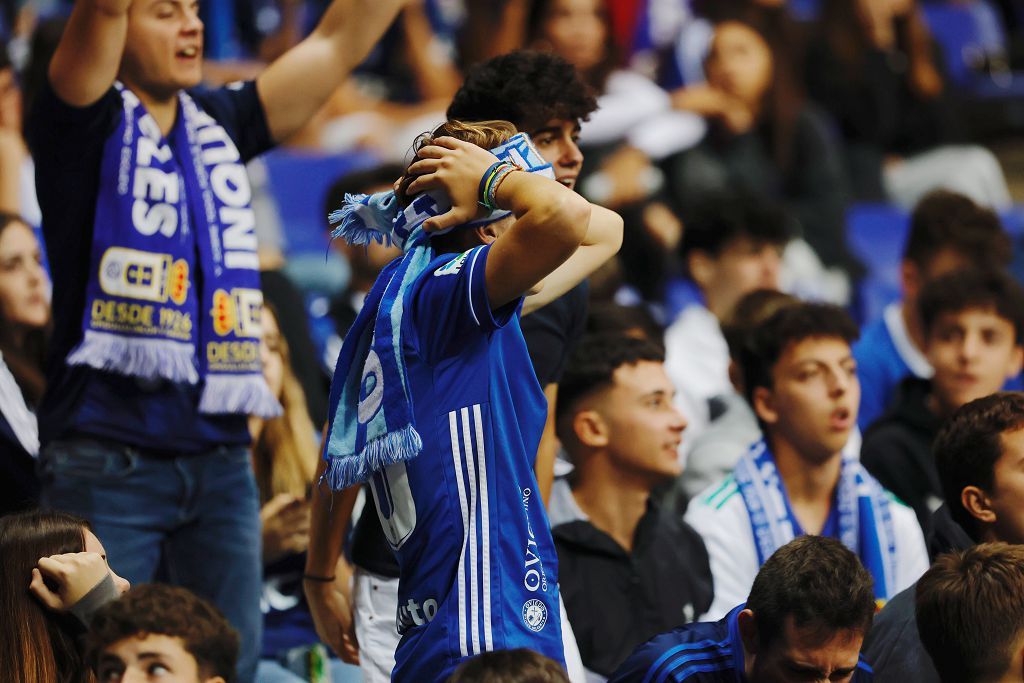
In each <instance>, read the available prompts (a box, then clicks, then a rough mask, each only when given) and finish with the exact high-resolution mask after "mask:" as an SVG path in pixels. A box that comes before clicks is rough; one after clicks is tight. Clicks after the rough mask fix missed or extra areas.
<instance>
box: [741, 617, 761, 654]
mask: <svg viewBox="0 0 1024 683" xmlns="http://www.w3.org/2000/svg"><path fill="white" fill-rule="evenodd" d="M736 626H738V627H739V630H740V640H742V641H743V649H744V650H746V651H747V652H748V653H750V654H752V655H756V654H757V617H755V616H754V613H753V612H752V611H750V610H749V609H745V610H742V611H741V612H740V613H739V614H737V615H736Z"/></svg>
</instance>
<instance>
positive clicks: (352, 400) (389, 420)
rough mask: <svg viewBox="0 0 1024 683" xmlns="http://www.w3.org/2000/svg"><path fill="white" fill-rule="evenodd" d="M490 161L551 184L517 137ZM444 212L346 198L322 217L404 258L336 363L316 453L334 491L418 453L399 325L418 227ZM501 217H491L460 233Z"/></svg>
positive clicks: (419, 200) (420, 245)
mask: <svg viewBox="0 0 1024 683" xmlns="http://www.w3.org/2000/svg"><path fill="white" fill-rule="evenodd" d="M491 153H493V154H494V155H495V156H496V157H498V159H500V160H504V161H510V162H513V163H515V164H516V165H518V166H519V167H520V168H523V169H524V170H527V171H530V172H531V173H537V172H540V173H545V174H547V175H548V176H549V177H554V174H553V172H552V171H551V164H548V163H546V162H545V161H544V160H543V158H541V156H540V154H539V153H538V152H537V150H536V149H535V148H534V147H533V144H532V143H531V142H530V138H529V137H528V136H527V135H525V134H524V133H518V134H516V135H515V136H513V137H512V138H511V139H510V140H509V141H508V142H506V143H505V144H503V145H501V146H499V147H497V148H495V149H492V150H491ZM450 207H451V203H450V202H449V200H448V198H447V197H445V196H444V195H442V194H440V193H434V192H428V193H425V194H421V195H419V196H418V197H416V199H414V200H413V201H412V202H411V203H410V204H409V205H408V206H406V207H405V208H404V209H402V210H399V207H398V200H397V198H396V197H395V194H394V192H381V193H378V194H374V195H347V196H346V197H345V204H344V206H343V207H342V208H341V209H340V210H339V211H335V212H333V213H332V214H331V216H330V220H331V223H332V224H338V227H337V228H336V229H335V231H334V233H333V236H334V237H341V238H343V239H345V240H346V241H348V242H349V243H350V244H369V243H370V241H371V240H372V241H376V242H379V243H382V244H384V243H389V244H394V245H397V246H398V247H399V248H401V249H402V251H403V252H404V255H403V256H402V258H400V259H395V260H394V261H392V262H391V263H390V264H388V265H387V266H386V267H385V268H384V270H383V271H382V272H381V274H380V275H379V276H378V277H377V281H376V282H375V283H374V285H373V287H372V289H371V290H370V293H369V294H368V295H367V297H366V301H365V302H364V304H363V308H362V310H361V311H360V312H359V315H358V316H357V317H356V320H355V322H354V323H353V324H352V328H351V329H350V330H349V333H348V335H346V337H345V342H344V344H343V345H342V348H341V354H340V355H339V356H338V365H337V368H336V370H335V372H334V379H333V381H332V384H331V398H330V412H329V413H328V414H329V415H330V423H329V425H328V428H327V447H326V448H325V449H324V459H325V460H327V463H328V467H327V470H326V472H325V474H324V478H325V479H326V481H327V483H328V485H329V486H330V487H331V488H332V489H333V490H335V491H338V490H341V489H343V488H347V487H349V486H352V485H353V484H357V483H360V482H363V481H366V480H367V479H369V478H370V476H372V475H373V473H374V472H379V471H380V470H383V469H384V468H385V467H388V466H389V465H393V464H395V463H398V462H403V461H407V460H411V459H413V458H415V457H416V456H417V455H419V453H420V451H421V450H422V448H423V441H422V439H421V438H420V435H419V432H417V431H416V425H415V419H414V413H413V405H412V400H413V399H412V395H411V393H410V391H409V382H408V377H407V374H406V367H405V359H404V358H403V356H402V338H401V337H402V320H403V317H404V315H405V313H406V306H407V305H408V304H409V297H408V295H409V293H410V292H411V291H412V285H413V283H414V282H416V280H417V278H418V277H419V276H420V275H421V274H422V273H423V271H424V270H426V268H427V266H428V265H429V264H430V262H431V261H432V260H433V259H434V257H435V253H434V249H433V248H432V247H431V245H430V235H429V234H427V233H426V231H424V230H423V223H424V221H426V220H427V219H428V218H431V217H432V216H438V215H441V214H443V213H445V212H446V211H448V209H449V208H450ZM508 215H509V212H507V211H496V212H493V213H492V214H490V215H489V216H486V217H484V218H483V219H479V220H476V221H474V222H472V223H469V224H467V226H475V225H481V224H486V223H490V222H493V221H495V220H500V219H501V218H504V217H506V216H508ZM463 227H466V226H463Z"/></svg>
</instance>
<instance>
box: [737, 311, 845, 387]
mask: <svg viewBox="0 0 1024 683" xmlns="http://www.w3.org/2000/svg"><path fill="white" fill-rule="evenodd" d="M859 336H860V330H858V329H857V325H856V324H855V323H854V322H853V321H852V320H851V319H850V316H849V315H847V313H846V311H844V310H843V309H841V308H839V307H838V306H833V305H831V304H823V303H813V302H807V303H795V304H792V305H790V306H783V307H782V308H780V309H779V310H777V311H776V312H775V313H773V314H772V315H771V317H769V318H768V319H767V320H765V321H764V322H762V323H761V324H760V325H758V326H757V327H755V328H754V329H753V330H751V331H750V332H749V334H748V336H747V338H746V340H745V342H744V344H743V347H742V349H741V350H740V366H741V368H742V370H743V384H744V386H743V390H744V392H745V395H746V399H747V402H748V403H750V405H753V404H754V402H753V396H754V390H755V389H756V388H757V387H768V388H771V387H772V370H773V369H774V368H775V364H776V363H778V362H779V358H781V357H782V354H783V353H785V351H786V349H788V348H789V347H790V346H791V345H793V344H798V343H799V342H802V341H803V340H805V339H812V338H820V339H842V340H843V341H845V342H847V343H848V344H852V343H853V342H854V341H856V340H857V338H858V337H859Z"/></svg>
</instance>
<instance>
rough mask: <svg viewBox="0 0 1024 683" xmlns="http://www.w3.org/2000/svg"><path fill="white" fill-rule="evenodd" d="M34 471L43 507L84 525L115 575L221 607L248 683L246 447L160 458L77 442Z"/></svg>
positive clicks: (258, 623)
mask: <svg viewBox="0 0 1024 683" xmlns="http://www.w3.org/2000/svg"><path fill="white" fill-rule="evenodd" d="M39 467H40V476H41V479H42V483H43V504H44V505H45V506H47V507H50V508H54V509H58V510H66V511H67V512H71V513H73V514H76V515H79V516H81V517H84V518H85V519H88V520H89V521H90V522H91V523H92V525H93V529H94V531H95V533H96V535H97V536H98V537H99V539H100V541H101V542H102V543H103V545H104V547H105V548H106V551H107V559H108V561H109V563H110V566H111V567H112V568H113V570H114V571H115V572H117V573H118V574H120V575H121V576H123V577H125V578H126V579H128V580H129V581H130V582H131V583H133V584H135V583H147V582H151V581H153V580H154V579H158V580H161V581H166V582H169V583H173V584H175V585H179V586H184V587H185V588H188V589H189V590H191V591H193V592H195V593H196V594H197V595H200V596H202V597H204V598H206V599H207V600H209V601H211V602H212V603H213V604H215V605H216V606H217V607H218V608H220V610H221V611H222V612H223V613H224V616H226V617H227V619H228V621H230V622H231V624H232V626H234V627H235V628H236V629H237V630H238V632H239V635H240V637H241V652H240V657H239V662H238V671H239V681H240V682H241V683H251V682H252V681H254V680H255V676H256V663H257V659H258V657H259V652H260V640H261V627H262V616H261V614H260V591H261V580H262V576H261V574H262V561H261V557H260V517H259V496H258V493H257V489H256V481H255V478H254V477H253V472H252V466H251V463H250V456H249V451H248V449H247V448H245V447H242V446H231V447H228V446H222V447H218V448H215V449H213V450H211V451H209V452H207V453H202V454H198V455H181V456H177V457H163V456H159V457H158V456H156V455H153V454H147V453H146V451H144V450H140V449H137V448H132V447H128V446H124V445H120V444H115V443H111V442H99V441H93V440H91V439H78V438H76V439H71V440H67V441H59V442H54V443H51V444H49V445H48V446H47V447H46V449H45V450H44V451H43V453H42V454H41V455H40V462H39Z"/></svg>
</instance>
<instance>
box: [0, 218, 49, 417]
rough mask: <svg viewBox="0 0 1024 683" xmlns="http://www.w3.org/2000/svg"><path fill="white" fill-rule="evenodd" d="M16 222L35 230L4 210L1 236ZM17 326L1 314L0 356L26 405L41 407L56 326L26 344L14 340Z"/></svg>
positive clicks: (28, 337)
mask: <svg viewBox="0 0 1024 683" xmlns="http://www.w3.org/2000/svg"><path fill="white" fill-rule="evenodd" d="M16 223H17V224H21V225H23V226H25V228H27V229H29V230H31V229H32V228H31V227H30V226H29V224H28V221H26V220H25V219H24V218H22V217H21V216H18V215H17V214H13V213H7V212H5V211H0V235H3V233H4V231H5V230H6V229H7V228H9V227H10V226H12V225H14V224H16ZM33 239H35V237H34V236H33ZM13 327H14V326H13V325H11V324H9V323H8V321H7V320H6V319H4V317H3V315H0V353H2V354H3V362H4V363H5V364H6V365H7V367H8V369H10V371H11V374H12V375H14V379H15V381H16V382H17V383H18V387H19V388H20V389H21V391H22V393H23V394H24V395H25V399H26V402H27V403H28V404H29V405H30V406H37V405H39V402H40V401H41V400H42V398H43V392H44V391H45V390H46V373H45V363H46V351H47V347H48V344H49V340H50V331H51V329H52V324H51V323H47V324H46V325H45V326H43V327H40V328H38V329H33V330H29V332H28V334H27V335H26V336H25V341H24V343H23V344H16V343H15V341H14V339H12V338H11V335H10V332H11V331H12V329H13Z"/></svg>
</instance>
